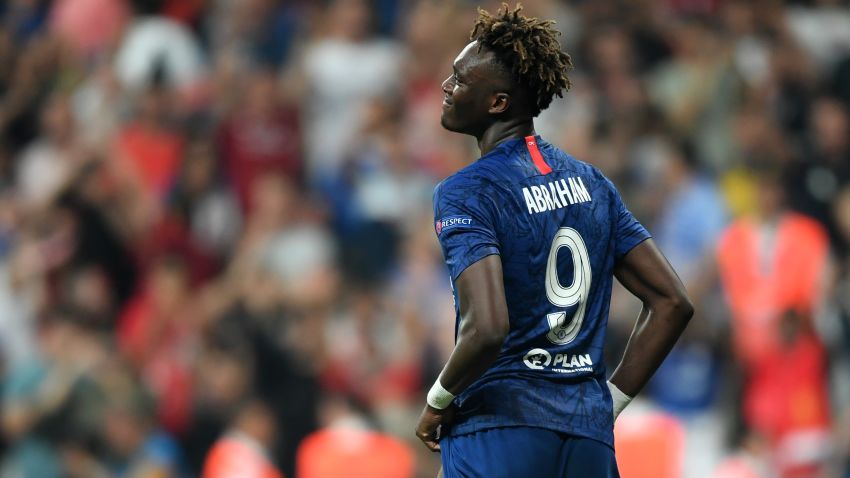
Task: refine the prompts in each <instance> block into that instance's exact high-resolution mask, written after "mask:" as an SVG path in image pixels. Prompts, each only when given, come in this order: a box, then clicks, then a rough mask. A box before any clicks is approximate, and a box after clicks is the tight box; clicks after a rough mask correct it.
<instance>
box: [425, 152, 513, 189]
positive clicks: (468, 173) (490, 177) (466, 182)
mask: <svg viewBox="0 0 850 478" xmlns="http://www.w3.org/2000/svg"><path fill="white" fill-rule="evenodd" d="M488 166H489V165H488V164H486V163H483V162H482V161H481V160H480V159H479V160H478V161H476V162H474V163H472V164H470V165H468V166H466V167H464V168H463V169H461V170H459V171H457V172H455V173H454V174H452V175H451V176H449V177H447V178H446V179H444V180H442V181H441V182H440V183H438V184H437V186H435V187H434V198H439V197H443V196H464V195H469V194H476V195H481V194H483V193H485V192H487V191H494V190H495V189H496V184H497V183H498V182H499V178H498V177H497V175H496V174H495V171H494V170H493V168H491V167H488Z"/></svg>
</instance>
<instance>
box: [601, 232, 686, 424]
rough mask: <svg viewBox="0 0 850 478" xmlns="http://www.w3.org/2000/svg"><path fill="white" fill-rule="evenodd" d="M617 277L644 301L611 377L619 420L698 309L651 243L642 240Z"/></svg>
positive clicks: (624, 259)
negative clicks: (624, 409) (620, 414)
mask: <svg viewBox="0 0 850 478" xmlns="http://www.w3.org/2000/svg"><path fill="white" fill-rule="evenodd" d="M614 275H615V276H616V277H617V279H618V280H619V281H620V283H621V284H623V286H624V287H625V288H626V289H628V290H629V292H631V293H632V294H634V295H635V296H637V298H638V299H640V300H641V302H643V309H642V310H641V312H640V315H639V316H638V319H637V322H636V323H635V327H634V329H633V330H632V335H631V337H629V342H628V344H626V350H625V352H624V353H623V358H622V360H621V362H620V365H619V366H618V367H617V369H616V370H615V371H614V373H613V375H611V380H610V384H613V387H612V388H611V392H612V395H613V397H614V417H615V418H616V416H617V414H618V413H619V412H620V411H621V410H622V408H623V407H625V403H628V400H630V399H631V398H630V397H634V396H635V395H637V394H638V392H640V390H641V389H642V388H643V387H644V385H646V383H647V382H648V381H649V379H650V377H652V374H653V373H655V370H656V369H657V368H658V366H659V365H661V362H662V361H663V360H664V358H665V357H666V356H667V354H668V353H670V350H671V349H672V348H673V345H674V344H675V343H676V341H677V340H678V339H679V336H680V335H681V334H682V332H683V331H684V330H685V326H687V324H688V321H689V320H690V318H691V316H692V315H693V313H694V308H693V305H692V304H691V301H690V299H689V298H688V294H687V292H686V291H685V286H684V285H682V282H681V280H679V276H677V275H676V272H675V271H674V270H673V268H672V267H671V266H670V263H669V262H667V259H666V258H665V257H664V255H663V254H662V253H661V251H660V250H659V249H658V247H657V246H656V245H655V242H654V241H653V240H652V239H647V240H645V241H643V242H641V243H640V244H638V245H637V246H635V247H634V248H633V249H631V250H630V251H629V252H628V253H627V254H626V255H625V256H624V257H622V258H621V259H620V260H619V261H618V262H617V264H616V268H615V270H614ZM618 395H619V397H618ZM623 395H625V397H623ZM618 399H619V403H618ZM623 401H624V402H625V403H623Z"/></svg>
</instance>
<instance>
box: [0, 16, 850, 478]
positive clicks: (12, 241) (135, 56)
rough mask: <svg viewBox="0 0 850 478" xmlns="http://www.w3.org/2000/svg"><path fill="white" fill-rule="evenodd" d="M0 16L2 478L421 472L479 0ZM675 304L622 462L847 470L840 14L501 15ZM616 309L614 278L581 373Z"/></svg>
mask: <svg viewBox="0 0 850 478" xmlns="http://www.w3.org/2000/svg"><path fill="white" fill-rule="evenodd" d="M479 3H480V4H482V6H485V7H487V8H489V9H490V10H491V11H493V10H494V9H495V8H496V7H497V6H498V5H496V4H495V3H494V2H486V1H483V0H482V1H481V2H473V1H460V0H455V1H448V0H441V1H429V0H420V1H416V0H372V1H367V0H327V1H297V0H291V1H284V0H52V1H50V0H4V1H3V2H0V383H1V384H2V385H1V386H0V387H1V388H2V413H1V414H0V428H2V439H0V452H2V453H0V476H2V477H4V478H9V477H11V478H15V477H25V478H30V477H34V478H52V477H81V478H82V477H85V478H88V477H145V478H147V477H184V476H185V477H189V476H205V477H210V478H228V477H240V478H253V477H264V478H265V477H268V478H279V477H282V476H286V477H289V478H292V477H304V478H318V477H370V478H383V477H399V478H404V477H431V476H434V475H435V471H436V469H437V468H438V466H439V460H438V457H436V456H434V455H431V454H430V453H429V452H427V450H426V449H425V448H424V447H423V446H421V444H419V443H418V442H417V440H416V439H415V437H414V435H413V427H414V425H415V422H416V418H417V417H418V414H419V412H420V410H421V407H422V406H423V403H424V396H425V391H426V390H427V388H428V387H429V386H430V384H431V383H432V381H433V380H434V379H435V377H436V374H437V373H438V372H439V370H440V368H441V367H442V364H443V363H444V361H445V359H446V358H447V355H448V353H449V352H450V351H451V348H452V345H453V329H454V312H453V308H452V301H451V294H450V289H449V281H448V276H447V272H446V270H445V266H444V264H443V262H442V257H441V253H440V250H439V247H438V245H437V242H436V240H435V237H434V233H433V217H432V210H431V193H432V191H433V187H434V185H435V184H436V183H437V182H439V181H440V180H442V179H443V178H445V177H446V176H448V175H450V174H451V173H453V172H454V171H456V170H457V169H459V168H461V167H463V166H464V165H466V164H468V163H469V162H470V161H473V160H474V159H475V158H477V156H478V153H477V149H476V146H475V144H474V142H473V141H472V140H470V139H469V138H465V137H461V136H459V135H455V134H451V133H448V132H445V131H443V130H442V129H441V127H440V124H439V114H440V103H441V100H442V93H441V91H440V83H441V81H442V80H443V79H444V78H445V77H447V76H448V75H449V74H450V68H451V62H452V60H453V59H454V57H455V56H456V54H457V53H458V52H459V51H460V49H461V48H462V47H463V46H464V45H465V44H466V42H467V38H468V35H469V30H470V28H471V25H472V22H473V20H474V18H475V17H476V11H475V7H476V6H477V5H478V4H479ZM524 4H525V6H526V12H527V13H529V14H533V15H536V16H540V17H545V18H551V19H554V20H557V22H558V23H557V28H558V29H559V30H560V31H561V32H562V33H563V35H562V37H561V39H562V41H563V46H564V48H565V50H566V51H568V52H569V53H570V54H571V55H572V57H573V60H574V62H575V64H576V68H575V70H574V71H573V72H572V74H571V76H572V79H573V84H574V87H573V89H572V91H570V92H569V94H567V95H566V98H564V99H563V100H558V101H555V102H554V104H553V105H552V107H551V108H550V109H549V110H548V111H546V112H544V114H543V115H541V117H540V118H539V119H538V121H537V126H538V131H539V132H540V133H541V134H542V135H543V136H544V137H545V138H546V139H548V140H549V141H550V142H552V143H554V144H556V145H558V146H560V147H562V148H563V149H565V150H566V151H568V152H570V153H571V154H572V155H574V156H576V157H577V158H579V159H582V160H585V161H588V162H590V163H591V164H593V165H595V166H596V167H598V168H600V169H601V170H602V171H603V172H604V173H605V174H606V175H608V176H609V177H610V178H612V179H613V180H614V182H615V183H616V185H617V186H618V187H619V188H620V190H621V192H622V194H623V196H624V198H625V199H626V203H627V204H628V205H629V207H630V208H631V209H632V211H633V212H634V213H635V214H636V215H637V217H638V218H639V219H640V220H641V221H642V222H643V223H644V224H645V225H646V226H647V227H648V228H649V230H650V231H651V232H652V233H653V235H654V237H655V239H656V241H657V242H658V243H659V245H660V246H661V248H662V249H663V250H664V252H665V253H666V254H667V255H668V257H669V258H670V260H671V262H672V263H673V265H674V266H675V267H676V269H677V271H678V272H679V274H680V275H681V277H682V279H683V280H684V282H685V283H686V284H687V286H688V288H689V290H690V293H691V295H692V297H693V299H694V301H695V303H696V306H697V308H696V310H697V313H696V316H695V317H694V319H693V321H692V322H691V325H690V327H689V328H688V330H687V332H686V334H685V337H683V339H682V340H681V342H680V344H679V345H678V346H677V347H676V349H675V350H674V351H673V353H672V355H671V356H670V357H669V358H668V360H667V361H666V362H665V364H664V365H663V367H662V368H661V369H660V370H659V372H658V374H657V375H656V377H655V378H654V379H653V381H652V383H651V384H650V385H649V386H648V387H647V389H646V390H645V391H644V393H643V394H642V396H641V397H640V398H639V399H638V400H636V401H635V403H634V404H633V405H631V406H630V407H629V409H628V410H627V411H626V412H625V413H624V415H622V416H621V418H620V420H619V421H618V429H617V449H618V450H617V451H618V459H619V462H620V466H621V471H622V474H623V476H624V478H642V477H647V478H663V477H685V478H690V477H697V478H699V477H726V478H739V477H740V478H743V477H747V478H750V477H762V478H770V477H781V478H786V477H838V478H845V477H848V476H850V398H848V397H850V255H848V254H850V117H849V116H848V108H850V2H848V1H828V0H823V1H819V0H811V1H794V2H781V1H775V0H751V1H743V0H655V1H653V0H629V1H625V0H623V1H615V0H584V1H581V0H573V1H546V0H526V1H525V2H524ZM639 307H640V304H639V303H637V301H636V300H634V299H633V298H631V297H630V295H629V294H628V293H626V292H624V291H623V290H622V289H617V290H615V293H614V298H613V301H612V307H611V318H610V327H609V334H608V335H609V347H608V355H609V370H610V369H612V368H613V365H615V364H616V362H617V360H618V359H619V356H620V353H621V351H622V349H623V346H624V344H625V341H626V339H627V337H628V334H629V332H630V330H631V327H632V324H633V322H634V319H635V317H636V316H637V313H638V310H639Z"/></svg>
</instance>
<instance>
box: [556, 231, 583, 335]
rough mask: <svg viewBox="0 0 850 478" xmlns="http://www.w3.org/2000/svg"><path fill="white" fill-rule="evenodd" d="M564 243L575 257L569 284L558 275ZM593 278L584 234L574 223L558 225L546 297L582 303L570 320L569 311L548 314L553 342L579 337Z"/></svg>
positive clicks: (563, 305) (560, 303)
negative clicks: (559, 254)
mask: <svg viewBox="0 0 850 478" xmlns="http://www.w3.org/2000/svg"><path fill="white" fill-rule="evenodd" d="M562 247H566V248H568V249H569V250H570V254H571V255H572V261H573V281H572V283H571V284H570V285H569V286H568V287H564V286H563V285H561V281H560V280H559V279H558V251H560V250H561V248H562ZM590 280H591V276H590V257H589V255H588V254H587V247H586V246H585V244H584V239H582V237H581V234H579V232H578V231H576V230H575V229H573V228H571V227H562V228H560V229H558V232H557V233H556V234H555V239H553V240H552V248H551V249H550V250H549V259H548V261H547V265H546V297H547V298H548V299H549V302H551V303H552V305H554V306H556V307H561V308H567V307H572V306H574V305H576V304H578V308H577V309H576V311H575V313H573V316H572V317H571V318H569V320H568V318H567V312H566V311H560V312H554V313H552V314H548V315H547V316H546V319H547V320H548V321H549V333H548V334H546V338H548V339H549V341H550V342H552V343H553V344H556V345H565V344H568V343H570V342H572V341H573V340H575V338H576V336H577V335H578V333H579V330H581V324H582V322H583V321H584V313H585V310H586V308H587V296H588V295H589V292H590Z"/></svg>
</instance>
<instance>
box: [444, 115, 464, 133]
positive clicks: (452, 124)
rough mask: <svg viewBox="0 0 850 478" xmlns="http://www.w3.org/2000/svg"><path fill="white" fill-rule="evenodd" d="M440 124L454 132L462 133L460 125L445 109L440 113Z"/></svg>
mask: <svg viewBox="0 0 850 478" xmlns="http://www.w3.org/2000/svg"><path fill="white" fill-rule="evenodd" d="M440 125H441V126H442V127H443V128H445V129H447V130H449V131H451V132H453V133H462V131H461V129H462V128H461V127H460V125H458V124H457V122H456V121H453V118H452V117H451V116H450V115H449V114H447V112H445V111H443V114H442V115H440Z"/></svg>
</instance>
